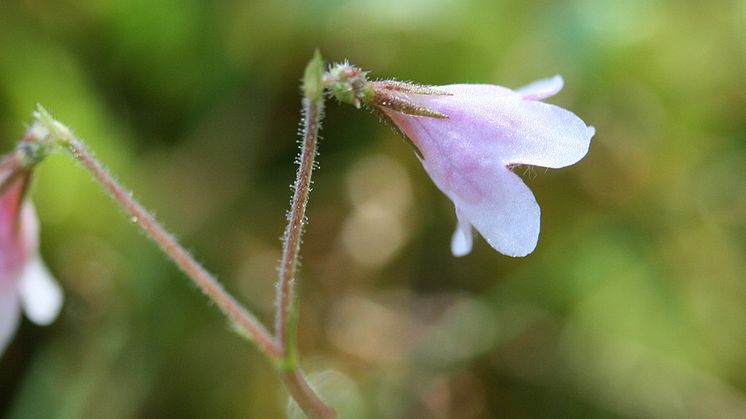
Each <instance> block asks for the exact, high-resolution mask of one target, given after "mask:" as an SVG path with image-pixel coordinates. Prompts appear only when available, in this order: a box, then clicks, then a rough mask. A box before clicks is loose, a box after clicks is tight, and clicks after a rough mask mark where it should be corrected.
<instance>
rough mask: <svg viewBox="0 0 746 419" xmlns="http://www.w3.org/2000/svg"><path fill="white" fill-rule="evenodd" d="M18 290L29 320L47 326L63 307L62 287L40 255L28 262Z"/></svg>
mask: <svg viewBox="0 0 746 419" xmlns="http://www.w3.org/2000/svg"><path fill="white" fill-rule="evenodd" d="M18 292H19V294H20V295H21V303H22V304H23V310H24V312H25V313H26V317H28V318H29V320H31V321H32V322H34V323H36V324H38V325H43V326H45V325H48V324H50V323H52V322H53V321H54V319H55V318H57V314H59V312H60V308H61V307H62V300H63V296H62V289H60V286H59V285H58V284H57V282H56V281H55V280H54V278H52V275H51V274H50V273H49V270H48V269H47V267H46V266H44V262H42V261H41V258H40V257H39V256H36V257H34V258H33V259H31V260H30V261H29V263H27V264H26V266H25V268H24V270H23V272H22V273H21V280H20V281H19V283H18Z"/></svg>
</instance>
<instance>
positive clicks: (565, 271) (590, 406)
mask: <svg viewBox="0 0 746 419" xmlns="http://www.w3.org/2000/svg"><path fill="white" fill-rule="evenodd" d="M316 47H319V48H320V49H321V51H322V52H323V53H324V56H325V58H326V59H327V60H329V61H341V60H343V59H346V58H348V59H349V60H350V61H351V62H353V63H355V64H357V65H359V66H361V67H363V68H365V69H369V70H371V71H372V76H373V77H381V78H386V77H395V78H398V79H403V80H413V81H417V82H421V83H428V84H447V83H455V82H482V83H495V84H501V85H505V86H509V87H519V86H522V85H524V84H527V83H528V82H531V81H533V80H535V79H537V78H541V77H546V76H551V75H553V74H557V73H559V74H562V75H563V76H564V78H565V83H566V88H565V89H564V91H563V92H562V93H561V94H560V95H558V96H557V97H554V98H551V99H550V100H549V102H551V103H555V104H558V105H560V106H563V107H566V108H568V109H570V110H572V111H573V112H575V113H577V114H578V115H579V116H581V117H582V118H583V119H584V120H585V121H586V122H587V123H589V124H591V125H594V126H595V127H596V129H597V135H596V137H595V138H594V139H593V142H592V145H591V150H590V153H589V154H588V156H587V157H586V158H585V159H584V160H582V161H581V162H580V163H578V164H576V165H574V166H571V167H568V168H565V169H562V170H545V169H543V168H535V169H533V170H531V171H527V172H526V173H525V175H524V176H523V177H524V179H525V180H526V182H527V183H528V184H529V186H530V187H531V189H532V190H533V192H534V194H535V195H536V197H537V200H538V201H539V204H540V205H541V208H542V231H541V237H540V241H539V246H538V248H537V249H536V251H535V252H534V253H533V254H532V255H530V256H529V257H527V258H521V259H512V258H509V257H505V256H502V255H500V254H498V253H496V252H495V251H493V250H492V249H491V248H490V247H489V246H488V245H487V244H486V243H485V242H484V241H482V240H481V239H480V240H478V241H477V242H476V245H475V250H474V252H473V253H472V254H471V255H469V256H467V257H464V258H454V257H452V256H451V255H450V251H449V242H450V235H451V232H452V228H453V226H454V218H455V217H454V214H453V208H452V204H451V202H450V201H449V200H448V199H447V198H446V197H445V196H444V195H442V194H441V193H440V192H439V191H438V190H437V189H436V187H435V186H434V185H433V184H432V182H431V181H430V179H429V178H428V177H427V175H426V174H425V173H424V171H423V170H422V168H421V167H420V164H419V162H418V161H417V159H416V158H415V157H414V155H413V153H412V149H411V148H410V147H409V146H408V145H407V144H406V143H405V142H404V141H403V140H401V139H400V138H399V137H397V136H396V135H395V133H394V132H393V131H392V130H391V129H389V128H387V127H386V126H384V125H382V124H380V123H379V122H378V120H377V119H376V118H375V117H374V116H372V115H370V114H368V113H366V112H359V111H357V110H355V109H353V108H352V107H349V106H339V105H337V104H335V103H329V106H328V111H327V118H326V121H325V128H324V132H323V135H324V139H323V141H322V143H321V149H320V151H321V154H320V167H321V170H319V171H318V172H317V176H316V178H315V184H314V191H313V194H312V196H311V203H310V207H309V217H310V225H309V227H308V232H307V235H306V238H305V247H304V248H303V256H304V257H303V265H302V274H301V280H302V281H301V282H302V287H301V292H302V305H301V323H300V345H301V351H302V354H303V365H304V368H305V369H306V371H307V372H309V373H312V374H315V375H314V379H315V380H317V381H320V382H322V384H321V385H322V387H323V391H324V392H326V394H327V395H328V397H332V398H335V399H337V400H338V402H339V403H340V406H341V409H342V410H343V411H344V412H346V413H347V414H348V416H349V417H351V418H434V419H440V418H496V417H501V418H560V417H562V418H566V417H574V418H632V417H635V418H637V417H645V418H687V417H691V418H743V417H746V257H745V256H746V171H745V170H744V167H745V165H746V2H743V1H740V0H732V1H727V0H721V1H712V2H697V1H680V0H660V1H645V0H630V1H612V0H606V1H593V0H568V1H557V2H550V1H545V2H524V1H517V0H513V1H495V0H469V1H445V0H417V1H403V0H397V1H394V0H378V1H342V0H310V1H301V0H296V1H284V0H277V1H267V2H260V1H231V0H222V1H214V2H210V1H196V0H180V1H176V0H155V1H152V0H149V1H145V0H117V1H97V2H88V1H72V0H58V1H51V0H50V1H43V0H26V1H13V0H2V1H0V134H1V135H0V138H2V140H0V141H2V147H3V149H4V150H10V149H11V148H12V147H13V144H14V142H15V140H16V139H18V138H20V136H21V135H22V133H23V132H24V129H25V126H26V125H25V124H27V123H28V122H30V119H31V118H30V115H31V111H32V110H33V109H34V105H35V104H36V103H37V102H39V103H41V104H43V105H44V106H45V107H46V108H47V109H48V110H50V112H52V113H53V115H55V117H57V118H59V119H60V120H61V121H63V122H65V123H67V124H69V125H70V126H71V127H73V128H74V129H75V130H76V131H77V132H78V133H79V134H80V136H81V137H82V138H84V139H85V140H87V142H88V144H89V145H90V147H91V148H92V149H93V150H94V151H95V153H96V154H97V156H98V157H99V158H100V159H101V160H102V161H103V162H104V163H105V164H106V165H108V166H109V167H110V168H111V169H112V170H113V171H114V172H115V173H116V174H117V176H118V177H119V178H120V180H122V181H123V182H124V183H125V185H127V186H128V187H130V188H132V189H133V190H134V191H135V193H136V195H137V196H138V197H139V198H140V199H141V200H142V202H143V203H144V204H145V205H146V206H147V207H149V208H151V209H152V210H153V211H154V212H155V213H156V214H157V216H158V218H159V219H160V220H161V221H163V222H164V223H165V225H166V226H167V227H169V228H170V229H171V230H172V231H174V232H175V234H176V235H177V236H178V237H179V238H180V239H181V240H182V241H183V243H184V244H185V245H186V246H187V247H188V248H189V249H191V250H193V251H194V253H195V254H196V255H197V258H198V259H199V260H201V261H202V262H204V263H205V264H206V265H207V266H208V267H209V268H210V269H211V270H212V271H214V272H216V273H218V275H219V276H220V278H221V280H222V281H223V282H224V283H225V285H226V287H227V288H228V289H230V290H231V291H232V292H234V293H235V294H236V295H237V297H238V298H239V299H240V300H242V301H243V302H245V303H246V304H247V305H248V306H249V307H251V308H252V309H253V310H254V311H255V312H257V313H258V314H259V315H260V317H261V318H262V319H263V320H265V321H267V322H269V321H271V318H272V309H273V307H272V299H273V282H274V277H275V274H276V272H275V267H276V264H277V261H278V258H279V251H280V241H279V239H278V238H279V236H280V235H281V233H282V230H283V228H284V221H285V218H284V215H285V211H286V209H287V206H288V199H289V194H290V191H289V189H288V185H289V184H290V182H291V180H292V178H293V176H294V171H295V166H294V165H293V164H292V161H293V159H294V157H295V155H296V152H297V145H296V139H297V129H298V120H299V110H300V102H299V100H300V99H299V95H298V92H299V89H298V85H299V79H300V77H301V74H302V70H303V67H304V65H305V62H306V61H307V60H308V59H309V58H310V56H311V55H312V52H313V50H314V48H316ZM33 199H34V202H35V203H36V205H37V208H38V212H39V216H40V219H41V223H42V226H43V230H42V253H43V256H44V258H45V260H46V261H47V263H48V265H49V266H50V268H51V270H52V271H53V272H54V274H55V275H56V277H57V278H58V279H59V281H60V282H61V284H62V285H63V287H64V288H65V290H66V297H67V300H66V303H65V306H64V309H63V312H62V314H61V316H60V318H59V319H58V321H57V322H56V323H55V324H54V325H53V326H51V327H49V328H39V327H36V326H33V325H32V324H30V323H28V322H27V321H24V323H23V324H22V326H21V328H20V330H19V333H18V334H17V336H16V338H15V340H14V341H13V343H12V345H11V346H10V347H9V348H8V350H7V351H6V353H5V355H4V356H3V357H2V359H0V416H7V417H9V418H14V419H26V418H28V419H37V418H101V419H106V418H161V417H163V418H166V417H179V418H279V417H282V416H283V415H285V412H286V410H287V398H286V396H285V394H284V392H283V390H282V387H281V384H280V382H279V380H278V379H277V378H276V376H275V375H274V372H273V370H272V368H271V366H270V365H268V363H267V362H266V361H265V360H264V359H263V358H262V357H261V356H260V355H259V354H258V353H257V351H256V350H255V349H254V348H252V347H251V346H250V345H249V344H248V343H247V342H245V341H244V340H243V339H242V338H241V337H239V336H238V335H236V334H235V333H233V332H232V331H231V328H230V326H229V325H228V324H227V323H226V321H225V320H224V319H223V318H222V317H221V316H220V314H219V313H218V312H217V310H216V309H215V308H214V307H213V306H211V304H209V303H208V302H207V301H206V300H205V298H204V297H203V296H202V295H201V294H200V292H198V291H197V290H196V289H195V288H194V286H192V285H191V284H190V283H189V282H188V281H187V280H186V279H185V278H184V277H183V276H182V275H181V274H180V273H179V272H178V271H177V270H176V269H175V268H174V267H173V266H172V265H171V264H170V263H169V262H168V261H167V260H166V258H165V257H164V256H162V254H161V253H160V252H159V251H158V250H157V249H156V248H155V247H154V246H153V245H152V244H151V243H149V242H148V241H147V240H146V239H145V237H144V236H143V235H142V234H140V233H139V232H138V231H137V229H136V228H135V226H134V225H133V224H131V223H130V222H129V221H128V219H127V217H126V216H124V215H123V213H122V212H121V211H120V210H119V209H118V208H117V207H116V206H114V204H113V203H112V202H110V200H109V199H108V197H107V196H106V195H105V194H104V193H102V191H101V190H100V188H99V187H98V186H97V185H96V184H95V183H94V182H93V181H92V180H91V179H90V177H89V176H88V175H87V174H86V173H84V172H83V170H82V169H81V168H80V167H79V166H78V165H77V164H76V163H74V162H73V161H72V160H71V159H70V158H68V157H67V156H65V155H62V154H60V155H54V156H52V157H50V158H49V159H48V160H47V161H46V162H45V163H44V164H43V165H42V166H41V167H40V168H39V170H38V171H37V173H36V176H35V184H34V189H33Z"/></svg>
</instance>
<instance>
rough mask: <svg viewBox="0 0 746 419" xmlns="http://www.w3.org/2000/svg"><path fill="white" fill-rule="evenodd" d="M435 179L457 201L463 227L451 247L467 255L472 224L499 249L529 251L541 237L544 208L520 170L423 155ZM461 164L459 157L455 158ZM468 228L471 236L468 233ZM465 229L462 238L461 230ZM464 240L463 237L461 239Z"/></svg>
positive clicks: (513, 252)
mask: <svg viewBox="0 0 746 419" xmlns="http://www.w3.org/2000/svg"><path fill="white" fill-rule="evenodd" d="M421 162H422V164H423V166H424V167H425V170H426V171H427V172H428V174H430V177H431V178H432V179H433V182H435V184H436V185H437V186H438V188H440V190H441V191H443V192H444V193H445V194H446V195H448V197H449V198H450V199H451V201H453V203H454V204H455V205H456V215H457V217H458V219H459V231H458V232H457V233H454V237H453V240H452V242H451V250H452V251H453V253H454V255H457V256H458V255H459V254H458V253H457V251H463V252H464V254H466V252H467V250H468V249H469V248H470V247H469V246H467V245H469V244H470V243H469V242H468V239H469V238H470V236H471V231H470V229H469V230H467V229H465V226H468V224H471V225H472V226H474V228H475V229H476V230H477V231H478V232H479V233H480V234H481V235H482V236H483V237H484V238H485V239H486V240H487V242H488V243H489V244H490V245H491V246H492V247H493V248H495V250H497V251H498V252H500V253H502V254H505V255H508V256H526V255H528V254H529V253H531V252H532V251H533V250H534V249H535V248H536V243H537V242H538V239H539V224H540V220H539V218H540V210H539V205H538V204H537V203H536V199H535V198H534V194H533V193H531V190H530V189H529V188H528V186H526V184H525V183H523V181H522V180H521V178H519V177H518V176H517V175H516V174H515V173H513V172H511V171H510V170H508V168H506V167H504V166H502V165H501V164H499V163H496V164H495V163H493V164H489V165H487V166H481V167H474V166H469V164H470V162H461V164H463V165H464V166H461V167H454V166H450V164H451V163H454V161H442V160H440V159H430V160H421ZM456 163H457V164H458V163H459V162H456ZM467 232H468V235H467ZM461 234H463V235H464V236H463V237H459V235H461ZM461 240H463V242H462V241H461Z"/></svg>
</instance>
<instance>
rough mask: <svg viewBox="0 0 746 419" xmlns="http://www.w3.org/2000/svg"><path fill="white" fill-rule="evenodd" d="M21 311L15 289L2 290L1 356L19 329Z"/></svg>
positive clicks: (0, 306) (0, 309)
mask: <svg viewBox="0 0 746 419" xmlns="http://www.w3.org/2000/svg"><path fill="white" fill-rule="evenodd" d="M19 317H20V310H19V308H18V295H17V294H16V290H15V288H13V287H7V288H6V289H4V290H0V356H2V354H3V352H4V351H5V347H7V346H8V343H10V341H11V339H13V335H14V334H15V332H16V329H18V320H19Z"/></svg>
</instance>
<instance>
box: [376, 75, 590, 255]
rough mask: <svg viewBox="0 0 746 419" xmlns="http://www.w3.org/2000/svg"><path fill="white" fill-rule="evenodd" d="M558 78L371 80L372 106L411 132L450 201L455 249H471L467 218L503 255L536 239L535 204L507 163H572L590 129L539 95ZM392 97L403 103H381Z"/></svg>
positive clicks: (528, 247) (558, 84)
mask: <svg viewBox="0 0 746 419" xmlns="http://www.w3.org/2000/svg"><path fill="white" fill-rule="evenodd" d="M562 84H563V82H562V78H561V77H560V76H555V77H553V78H550V79H545V80H539V81H536V82H534V83H532V84H530V85H528V86H526V87H524V88H521V89H518V90H515V91H513V90H510V89H507V88H505V87H500V86H494V85H479V84H472V85H470V84H454V85H448V86H436V87H434V88H432V89H433V91H434V92H436V93H429V92H427V89H425V90H421V92H424V93H420V91H418V89H416V88H414V86H413V87H412V88H410V89H404V88H401V87H400V88H398V89H392V88H386V86H387V85H386V84H385V82H375V83H374V90H375V92H376V94H377V101H376V103H375V106H376V107H377V108H378V109H379V110H381V111H383V112H384V113H385V115H386V116H387V117H388V118H390V119H391V120H392V122H393V123H394V124H396V125H397V126H398V127H399V129H400V130H401V131H403V132H404V133H405V134H406V135H407V137H409V138H410V139H411V140H412V142H413V143H414V145H415V146H416V147H417V149H418V150H419V152H420V153H421V161H422V165H423V166H424V167H425V170H426V171H427V173H428V174H429V175H430V177H431V178H432V179H433V182H435V184H436V185H437V186H438V188H440V190H441V191H443V193H445V194H446V195H447V196H448V197H449V198H450V199H451V201H453V203H454V205H455V206H456V216H457V218H458V227H457V229H456V232H455V233H454V235H453V239H452V242H451V250H452V252H453V254H454V255H456V256H462V255H465V254H467V253H469V252H470V251H471V247H472V233H471V226H474V228H476V230H477V231H478V232H479V233H480V234H481V235H482V236H483V237H484V238H485V239H486V240H487V242H488V243H489V244H490V245H491V246H492V247H494V248H495V249H496V250H497V251H498V252H500V253H503V254H505V255H509V256H526V255H528V254H529V253H531V252H532V251H533V250H534V248H535V247H536V243H537V241H538V238H539V213H540V211H539V205H538V204H537V203H536V199H535V198H534V195H533V194H532V193H531V190H529V189H528V187H527V186H526V184H524V183H523V181H522V180H521V179H520V178H519V177H518V176H517V175H516V174H514V173H513V172H512V171H511V167H513V166H514V165H519V164H524V165H533V166H543V167H550V168H559V167H564V166H568V165H571V164H573V163H575V162H577V161H578V160H580V159H582V158H583V156H585V155H586V153H587V152H588V147H589V145H590V140H591V137H593V135H594V133H595V130H594V129H593V127H589V126H587V125H586V124H585V123H584V122H583V121H582V120H581V119H580V118H578V117H577V116H576V115H575V114H573V113H572V112H569V111H567V110H565V109H562V108H560V107H558V106H554V105H550V104H546V103H543V102H540V101H539V100H541V99H544V98H547V97H549V96H552V95H554V94H556V93H557V92H559V91H560V90H561V89H562ZM392 98H396V99H398V101H399V102H404V103H407V104H408V105H407V107H403V106H400V107H399V108H394V107H390V106H385V104H384V103H383V102H386V103H390V102H397V101H396V100H391V99H392ZM409 108H411V109H418V108H419V109H421V110H420V111H418V112H409V111H407V110H406V109H409ZM428 112H430V113H433V114H434V115H438V114H442V115H445V117H432V116H428V115H427V113H428Z"/></svg>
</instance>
